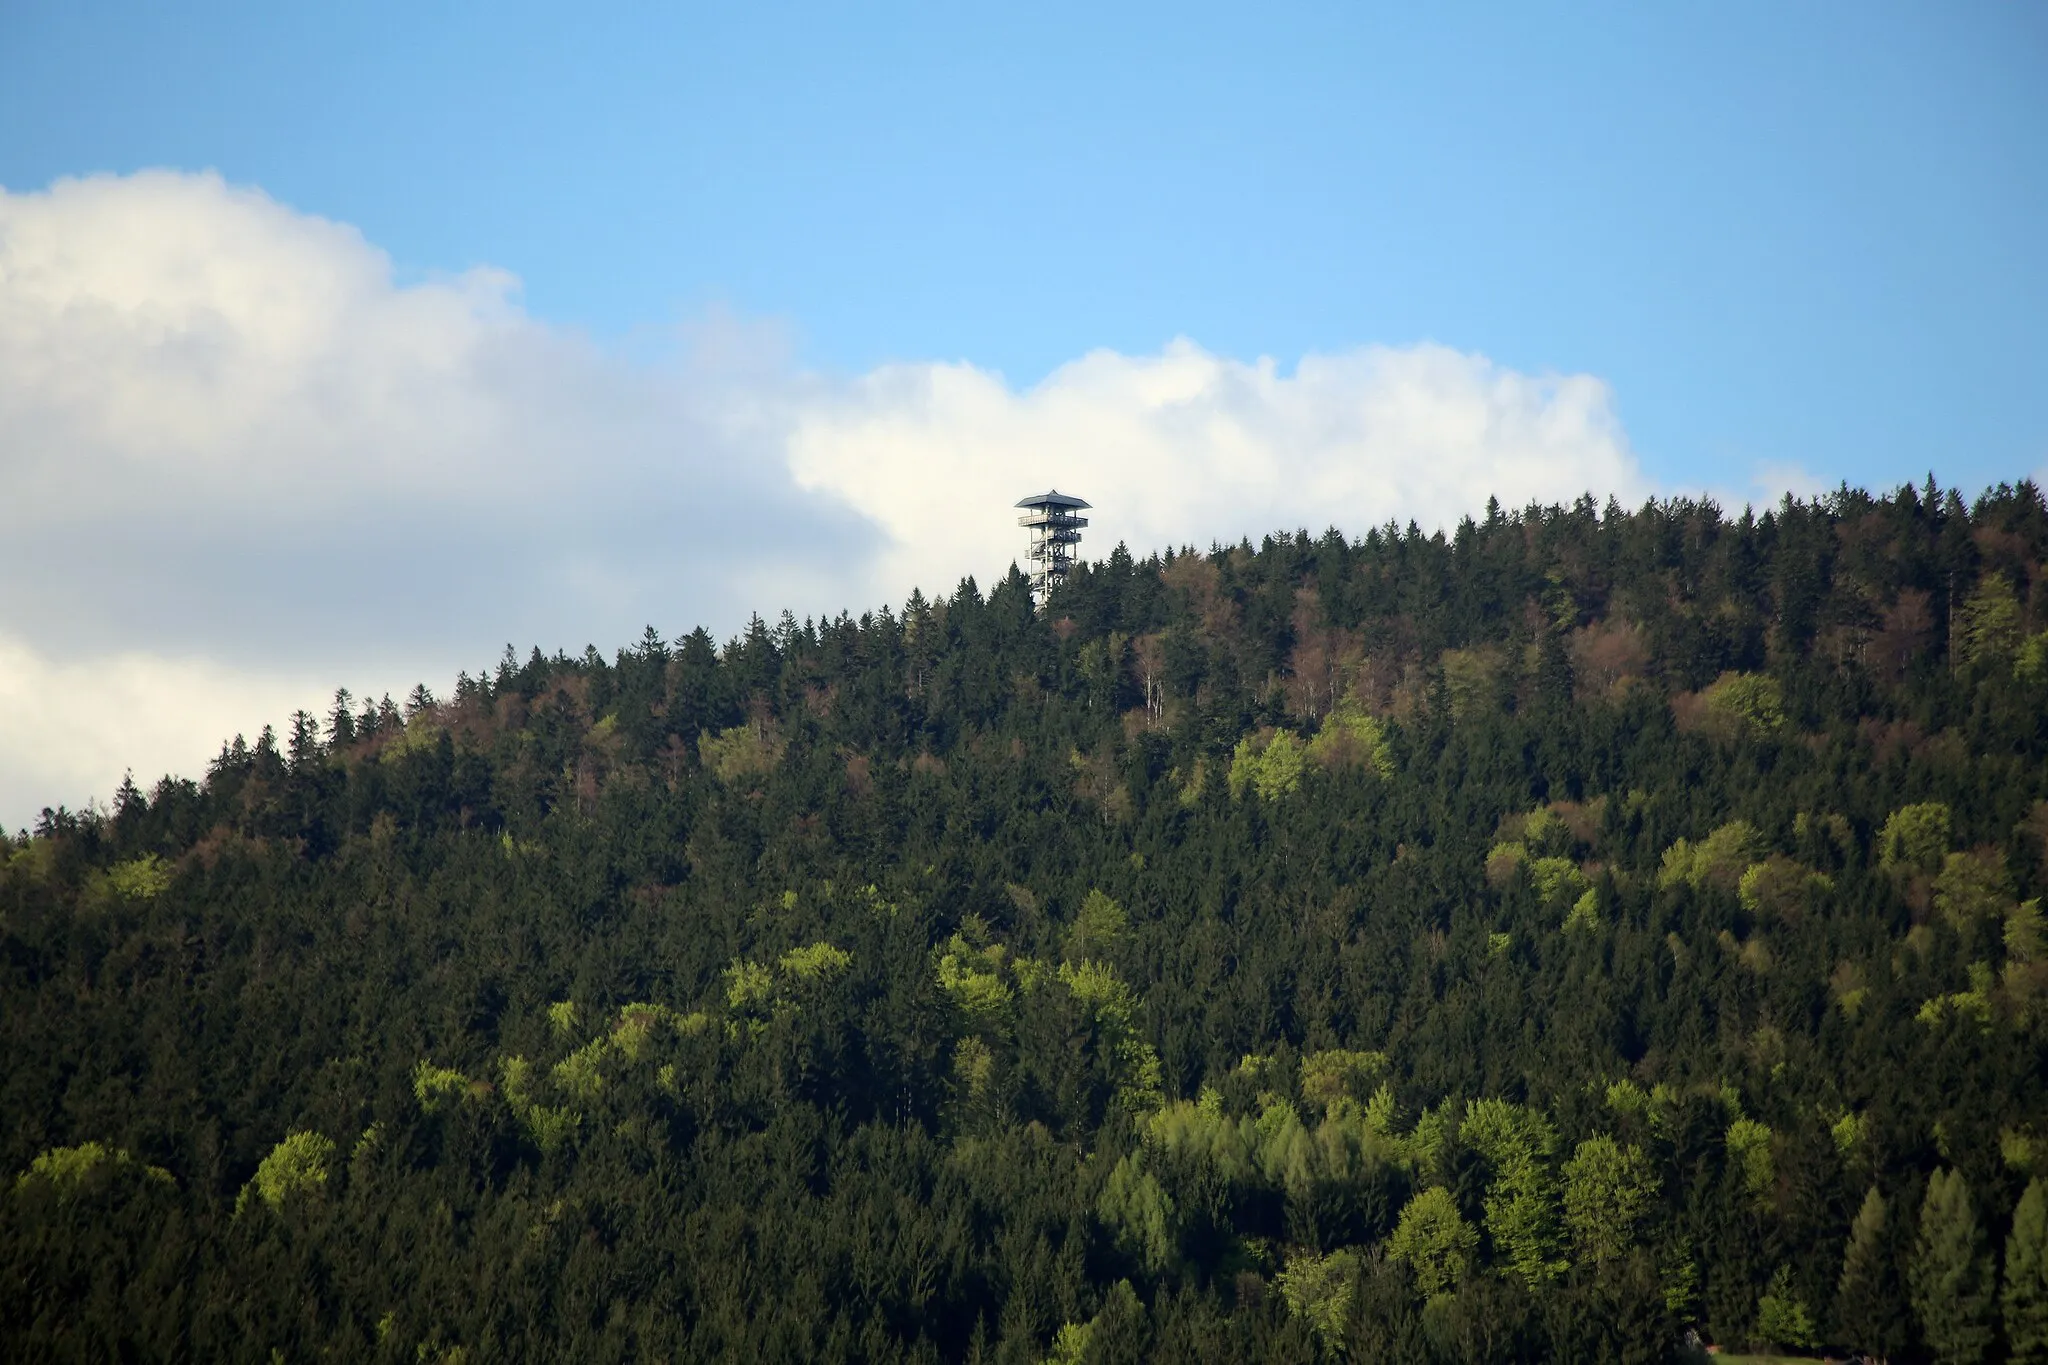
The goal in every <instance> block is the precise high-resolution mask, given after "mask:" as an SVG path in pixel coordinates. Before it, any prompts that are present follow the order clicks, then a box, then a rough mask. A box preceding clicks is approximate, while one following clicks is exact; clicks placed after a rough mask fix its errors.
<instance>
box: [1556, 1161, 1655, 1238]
mask: <svg viewBox="0 0 2048 1365" xmlns="http://www.w3.org/2000/svg"><path fill="white" fill-rule="evenodd" d="M1657 1187H1658V1180H1657V1176H1656V1173H1655V1172H1654V1171H1652V1170H1651V1169H1650V1161H1649V1158H1648V1157H1646V1156H1644V1155H1643V1149H1642V1148H1640V1147H1636V1146H1626V1147H1624V1146H1622V1145H1621V1144H1620V1143H1618V1142H1616V1141H1615V1140H1614V1139H1613V1138H1611V1137H1607V1136H1605V1135H1602V1136H1599V1137H1591V1138H1587V1139H1586V1140H1585V1141H1584V1142H1581V1143H1580V1144H1579V1145H1578V1149H1577V1150H1576V1151H1574V1152H1573V1153H1572V1157H1571V1160H1569V1161H1567V1162H1565V1164H1564V1221H1565V1226H1566V1228H1567V1229H1569V1230H1570V1232H1571V1236H1572V1243H1573V1245H1574V1246H1575V1247H1576V1248H1577V1250H1578V1253H1579V1256H1580V1258H1581V1260H1584V1261H1589V1262H1591V1263H1593V1264H1594V1265H1604V1264H1606V1263H1607V1262H1609V1261H1613V1260H1617V1259H1619V1258H1620V1257H1622V1256H1624V1255H1626V1254H1627V1252H1628V1249H1629V1248H1630V1247H1631V1246H1633V1245H1634V1244H1635V1240H1636V1229H1637V1226H1638V1225H1639V1224H1640V1223H1641V1222H1642V1220H1643V1218H1644V1216H1645V1215H1647V1214H1648V1213H1649V1211H1650V1208H1651V1206H1652V1205H1654V1204H1655V1203H1656V1200H1657Z"/></svg>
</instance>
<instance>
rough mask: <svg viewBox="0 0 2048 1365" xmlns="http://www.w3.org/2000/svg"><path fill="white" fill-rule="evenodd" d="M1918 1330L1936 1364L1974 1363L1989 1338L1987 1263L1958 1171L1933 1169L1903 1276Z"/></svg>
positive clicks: (1980, 1233) (1980, 1230) (1979, 1230)
mask: <svg viewBox="0 0 2048 1365" xmlns="http://www.w3.org/2000/svg"><path fill="white" fill-rule="evenodd" d="M1907 1278H1908V1287H1909V1288H1910V1289H1911V1291H1912V1298H1913V1311H1914V1312H1915V1313H1917V1314H1918V1315H1919V1317H1920V1332H1921V1335H1922V1336H1923V1337H1925V1338H1926V1341H1927V1348H1928V1350H1929V1351H1930V1352H1932V1353H1933V1356H1934V1358H1935V1360H1936V1361H1938V1362H1940V1365H1975V1362H1977V1361H1980V1360H1982V1359H1983V1358H1984V1353H1985V1352H1986V1351H1987V1350H1988V1349H1990V1346H1991V1337H1992V1323H1991V1311H1992V1302H1991V1296H1992V1280H1991V1262H1990V1257H1989V1256H1988V1255H1987V1254H1986V1251H1985V1246H1984V1229H1983V1227H1982V1226H1981V1225H1979V1223H1978V1222H1977V1214H1976V1211H1975V1210H1974V1209H1972V1208H1971V1207H1970V1187H1969V1184H1968V1182H1966V1181H1965V1180H1964V1179H1963V1173H1962V1172H1961V1171H1953V1170H1941V1171H1936V1172H1935V1173H1934V1174H1933V1175H1932V1176H1930V1177H1928V1180H1927V1195H1926V1198H1925V1199H1923V1200H1922V1201H1921V1204H1920V1235H1919V1237H1918V1238H1917V1239H1916V1240H1915V1243H1914V1247H1913V1260H1912V1264H1911V1267H1910V1268H1909V1270H1908V1272H1907Z"/></svg>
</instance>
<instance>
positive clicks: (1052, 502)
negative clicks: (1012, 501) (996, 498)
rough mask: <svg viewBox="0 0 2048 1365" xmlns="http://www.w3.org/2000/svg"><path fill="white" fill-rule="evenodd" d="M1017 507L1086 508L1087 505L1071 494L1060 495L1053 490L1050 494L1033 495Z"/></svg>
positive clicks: (1057, 491) (1058, 491) (1056, 490)
mask: <svg viewBox="0 0 2048 1365" xmlns="http://www.w3.org/2000/svg"><path fill="white" fill-rule="evenodd" d="M1017 505H1018V506H1019V507H1086V506H1088V504H1087V503H1085V502H1083V501H1082V500H1081V499H1079V498H1077V497H1075V496H1074V495H1073V494H1072V493H1062V492H1060V490H1059V489H1057V488H1055V489H1053V490H1052V491H1051V492H1050V493H1034V494H1032V495H1031V496H1030V497H1028V498H1025V499H1024V500H1023V501H1021V502H1019V503H1018V504H1017Z"/></svg>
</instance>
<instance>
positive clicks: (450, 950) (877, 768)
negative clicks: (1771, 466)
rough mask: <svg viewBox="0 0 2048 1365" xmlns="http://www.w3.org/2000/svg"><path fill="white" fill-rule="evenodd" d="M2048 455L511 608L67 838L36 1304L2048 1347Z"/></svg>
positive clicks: (758, 1354) (717, 1336) (402, 1341)
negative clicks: (715, 625)
mask: <svg viewBox="0 0 2048 1365" xmlns="http://www.w3.org/2000/svg"><path fill="white" fill-rule="evenodd" d="M2044 575H2048V508H2044V506H2043V502H2042V496H2041V493H2040V491H2039V490H2038V489H2037V488H2036V487H2034V486H2033V485H2032V484H2030V483H2021V484H2019V485H2018V486H2017V487H2012V486H2000V487H1998V488H1996V489H1993V490H1990V491H1989V492H1986V493H1985V494H1983V495H1982V496H1981V497H1978V498H1977V499H1975V500H1974V502H1972V501H1968V500H1966V499H1965V498H1964V497H1963V496H1961V495H1960V494H1959V493H1958V492H1957V491H1955V490H1943V489H1941V488H1939V487H1938V486H1937V485H1936V484H1935V482H1934V480H1933V479H1932V478H1930V479H1929V480H1928V481H1927V483H1926V485H1925V486H1924V487H1922V488H1918V489H1916V488H1913V487H1910V486H1908V487H1902V488H1900V489H1897V490H1896V491H1894V492H1890V493H1887V494H1871V493H1866V492H1861V491H1856V490H1851V489H1847V488H1844V489H1842V490H1840V491H1838V492H1836V493H1834V494H1830V495H1827V496H1823V497H1820V498H1818V499H1816V500H1812V501H1801V500H1797V499H1790V498H1788V499H1787V500H1786V501H1784V502H1783V503H1781V504H1780V505H1778V506H1776V507H1774V508H1771V509H1769V510H1767V511H1764V512H1762V513H1761V514H1758V513H1753V512H1748V511H1745V512H1744V513H1742V514H1741V515H1740V516H1732V515H1730V514H1728V513H1727V512H1725V511H1723V510H1722V509H1720V508H1718V507H1716V506H1714V505H1713V504H1711V503H1707V502H1696V501H1686V500H1677V501H1669V502H1652V503H1649V504H1647V505H1645V506H1643V507H1642V508H1640V509H1636V510H1627V509H1624V508H1622V507H1619V506H1617V505H1616V504H1614V503H1613V502H1611V501H1610V502H1609V503H1608V504H1607V505H1606V506H1605V507H1604V508H1603V507H1601V506H1600V505H1598V504H1597V503H1596V502H1595V501H1594V500H1593V499H1591V498H1585V499H1581V500H1580V501H1579V502H1578V503H1577V504H1575V505H1572V506H1553V507H1539V506H1534V505H1532V506H1530V507H1528V508H1526V509H1523V510H1520V511H1510V510H1503V509H1501V508H1500V507H1499V506H1497V505H1494V504H1489V505H1488V506H1487V508H1486V509H1485V511H1484V513H1483V515H1480V516H1477V517H1475V518H1473V519H1469V520H1466V521H1464V522H1463V523H1462V524H1460V525H1459V526H1457V527H1456V528H1455V530H1452V531H1448V532H1442V533H1437V534H1425V533H1423V532H1422V531H1420V530H1419V529H1418V528H1416V527H1415V526H1414V525H1413V524H1412V523H1411V524H1410V525H1409V526H1407V527H1405V528H1403V527H1399V526H1396V525H1392V524H1390V525H1387V526H1385V527H1382V528H1379V529H1376V530H1373V531H1370V532H1368V533H1367V534H1366V535H1365V536H1364V537H1363V538H1361V539H1351V538H1347V537H1345V536H1344V535H1341V534H1339V533H1337V532H1335V531H1331V532H1329V533H1327V534H1323V535H1320V536H1315V535H1310V534H1307V533H1302V534H1276V535H1273V536H1271V537H1269V538H1267V539H1265V540H1264V541H1263V542H1261V543H1260V544H1258V545H1256V546H1254V545H1253V544H1251V543H1250V542H1246V543H1243V544H1240V545H1238V546H1236V547H1220V548H1216V549H1213V550H1211V551H1209V552H1207V553H1202V552H1198V551H1193V550H1187V551H1176V552H1174V553H1169V554H1165V555H1163V556H1153V557H1149V558H1137V557H1134V556H1133V555H1132V554H1131V553H1129V552H1128V551H1126V550H1125V549H1123V548H1122V547H1119V548H1118V549H1117V550H1116V552H1115V553H1113V554H1111V555H1110V556H1108V558H1107V559H1105V560H1102V561H1099V562H1096V563H1093V564H1088V565H1083V566H1080V567H1078V568H1077V570H1076V572H1075V573H1074V574H1073V576H1072V577H1071V578H1070V580H1069V581H1068V582H1066V583H1065V584H1064V585H1063V586H1062V587H1060V588H1059V589H1058V590H1057V591H1056V592H1055V593H1054V594H1053V596H1052V597H1051V600H1050V601H1049V602H1047V603H1046V604H1044V605H1043V606H1042V607H1036V606H1034V603H1033V601H1032V599H1031V596H1030V594H1029V591H1028V589H1027V585H1026V582H1025V580H1024V579H1023V578H1022V577H1021V576H1020V575H1019V574H1018V573H1017V572H1016V571H1015V570H1014V569H1013V570H1012V571H1011V573H1010V574H1009V576H1008V577H1006V578H1004V579H1003V580H1002V581H1000V582H997V583H995V584H994V585H993V586H992V588H991V589H990V590H988V591H986V592H985V593H984V591H983V590H982V589H981V588H980V587H979V586H978V585H977V584H975V583H974V582H972V581H966V582H962V583H961V584H960V586H959V588H958V590H957V591H956V592H954V593H953V594H952V595H951V596H950V597H947V598H944V599H937V600H926V599H924V598H923V597H921V596H913V597H912V598H911V600H910V601H909V603H908V604H906V605H905V606H904V607H903V608H902V609H901V610H900V611H896V610H889V609H884V610H881V611H877V612H874V613H872V614H867V615H862V616H860V617H859V618H857V619H855V618H852V617H849V616H841V617H839V618H838V619H836V620H826V621H805V622H801V623H800V622H798V621H795V620H793V619H792V618H791V617H789V616H788V615H786V614H785V615H783V616H782V618H781V620H780V622H779V623H778V624H773V625H771V624H768V623H767V622H765V621H761V620H756V621H754V622H753V623H752V625H751V626H750V627H749V628H748V629H747V630H746V631H745V632H744V633H743V634H741V635H740V636H738V637H737V638H734V639H732V640H729V641H726V642H724V643H723V644H720V643H719V642H717V641H715V640H714V639H713V638H712V637H711V636H710V635H708V634H707V633H706V632H705V631H703V630H701V629H700V630H695V631H692V632H690V633H688V634H684V635H681V636H680V637H676V638H671V637H668V636H665V635H664V634H662V633H660V632H658V631H656V630H654V629H652V628H650V629H649V630H648V631H647V633H646V635H645V638H644V639H642V640H640V641H639V642H637V643H635V644H632V645H630V646H629V647H626V648H623V649H619V650H617V651H616V652H615V653H613V654H612V655H610V656H609V657H607V656H605V655H603V654H601V653H600V652H598V651H597V650H596V649H594V648H593V649H589V650H586V651H585V652H584V653H583V654H582V655H580V656H574V655H569V654H557V655H555V656H554V657H552V658H550V657H547V656H545V655H543V654H542V653H540V652H539V651H538V650H536V651H534V652H532V653H531V654H530V655H528V656H527V657H525V658H524V659H523V660H522V659H521V658H520V657H519V656H518V655H517V654H516V653H515V652H514V651H512V650H511V649H509V648H508V649H507V651H506V653H505V657H504V658H503V660H502V661H501V662H500V663H498V664H497V665H496V666H495V667H492V668H487V669H485V670H484V671H483V672H482V673H480V674H479V675H478V676H476V677H470V676H467V675H465V676H463V677H462V678H460V679H458V680H457V682H456V684H455V686H454V690H453V694H452V695H450V696H447V697H435V696H433V695H431V694H430V693H429V692H428V691H427V690H426V689H425V688H424V687H421V688H418V689H415V691H414V692H413V693H412V695H411V696H410V697H409V698H408V699H406V700H405V701H404V702H403V703H394V702H393V701H391V700H390V699H388V698H386V699H383V700H380V701H376V702H374V703H369V702H363V703H358V702H356V701H355V700H353V699H351V698H350V697H349V696H348V695H347V694H346V693H343V694H341V695H339V696H338V697H337V698H336V701H335V705H334V708H333V711H332V714H331V715H329V716H326V717H316V716H312V715H306V714H301V715H299V716H296V717H294V718H293V720H292V722H291V724H290V725H289V727H288V731H287V733H284V734H282V735H273V734H272V733H271V732H269V731H267V730H266V731H265V732H263V733H262V734H261V735H260V736H259V737H258V738H256V739H255V740H254V742H253V743H252V742H247V741H245V740H244V739H242V738H237V739H235V740H234V741H233V742H232V743H230V744H228V745H227V746H225V747H224V748H223V749H222V750H221V753H220V755H219V757H218V759H217V760H215V761H214V762H213V764H212V765H211V767H210V768H209V769H208V771H207V772H206V773H205V775H204V777H203V779H200V780H186V779H183V778H165V779H164V780H162V781H161V782H158V783H156V784H155V785H154V787H153V788H150V789H147V790H145V789H143V788H140V787H138V786H137V785H135V784H133V783H132V782H131V783H128V784H124V785H123V787H122V788H121V790H120V792H119V793H118V795H117V796H116V797H115V798H114V800H113V801H112V802H111V804H109V805H108V806H106V807H104V808H100V807H97V806H95V807H93V808H90V809H88V810H87V811H85V812H83V813H76V812H70V811H65V810H53V811H45V812H44V814H43V817H42V819H41V820H40V821H39V822H38V824H37V827H36V828H35V829H34V831H33V832H28V831H24V832H22V833H21V834H20V835H19V836H18V837H13V838H0V1045H4V1049H5V1057H6V1065H5V1068H4V1071H0V1356H5V1357H6V1358H8V1359H13V1360H50V1361H58V1360H117V1359H118V1360H138V1361H139V1360H208V1361H211V1360H248V1361H256V1362H271V1361H285V1362H299V1361H317V1360H382V1361H408V1362H411V1361H451V1362H452V1361H458V1360H461V1361H468V1362H471V1363H472V1365H475V1363H476V1362H483V1361H499V1360H542V1359H545V1360H555V1359H569V1360H577V1361H615V1360H616V1361H625V1360H643V1359H664V1360H666V1359H689V1360H725V1359H739V1360H746V1361H749V1362H780V1361H806V1360H861V1361H896V1360H917V1361H937V1360H967V1361H989V1362H997V1361H1000V1362H1020V1363H1021V1362H1040V1361H1056V1362H1081V1361H1138V1360H1162V1361H1205V1360H1207V1361H1239V1360H1260V1361H1299V1362H1316V1361H1330V1360H1382V1359H1384V1360H1402V1361H1446V1362H1449V1361H1510V1360H1529V1359H1556V1360H1572V1361H1656V1360H1671V1359H1680V1358H1683V1357H1685V1356H1686V1355H1687V1354H1688V1353H1690V1352H1691V1351H1693V1350H1696V1349H1698V1348H1699V1347H1700V1346H1701V1345H1702V1344H1706V1343H1711V1344H1717V1345H1721V1346H1723V1347H1725V1348H1726V1349H1729V1350H1740V1349H1745V1348H1757V1347H1762V1346H1765V1345H1770V1346H1775V1347H1777V1348H1779V1349H1781V1350H1786V1351H1793V1352H1810V1353H1814V1354H1818V1353H1819V1352H1820V1351H1821V1350H1823V1349H1829V1350H1834V1351H1837V1352H1840V1351H1848V1350H1854V1351H1861V1352H1867V1353H1869V1354H1871V1355H1874V1356H1884V1357H1889V1358H1890V1359H1892V1360H1895V1361H1905V1360H1933V1361H1940V1362H1976V1361H1985V1362H1996V1361H2014V1362H2019V1361H2044V1360H2048V1071H2044V1065H2043V1057H2044V1050H2043V1041H2044V1036H2048V924H2044V920H2043V915H2042V909H2041V896H2042V894H2043V891H2044V890H2048V862H2044V858H2048V800H2044V798H2048V579H2044Z"/></svg>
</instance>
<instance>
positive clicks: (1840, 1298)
mask: <svg viewBox="0 0 2048 1365" xmlns="http://www.w3.org/2000/svg"><path fill="white" fill-rule="evenodd" d="M1909 1327H1910V1324H1909V1323H1908V1322H1907V1321H1906V1295H1905V1293H1904V1290H1903V1286H1901V1285H1900V1283H1899V1258H1898V1253H1897V1249H1896V1238H1895V1236H1894V1234H1893V1230H1892V1220H1891V1210H1890V1208H1889V1207H1888V1206H1887V1205H1886V1203H1885V1200H1884V1196H1883V1195H1882V1194H1879V1193H1878V1191H1877V1186H1875V1185H1872V1186H1871V1187H1870V1192H1869V1193H1868V1194H1866V1195H1864V1196H1863V1207H1862V1208H1861V1209H1859V1210H1858V1211H1857V1213H1856V1221H1855V1223H1854V1224H1853V1225H1852V1226H1851V1227H1850V1229H1849V1246H1848V1249H1847V1250H1846V1251H1845V1252H1843V1254H1842V1276H1841V1279H1840V1281H1839V1282H1838V1283H1837V1285H1836V1288H1835V1330H1836V1333H1837V1334H1838V1335H1839V1336H1840V1337H1841V1339H1842V1340H1843V1341H1844V1342H1845V1343H1846V1344H1848V1345H1851V1346H1854V1347H1855V1348H1856V1349H1857V1350H1859V1351H1861V1352H1863V1353H1864V1354H1865V1355H1871V1356H1876V1357H1877V1358H1878V1359H1880V1360H1884V1359H1888V1358H1890V1357H1891V1356H1893V1355H1896V1354H1898V1353H1899V1352H1900V1351H1902V1350H1904V1349H1905V1346H1906V1338H1907V1330H1908V1328H1909Z"/></svg>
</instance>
